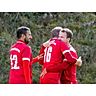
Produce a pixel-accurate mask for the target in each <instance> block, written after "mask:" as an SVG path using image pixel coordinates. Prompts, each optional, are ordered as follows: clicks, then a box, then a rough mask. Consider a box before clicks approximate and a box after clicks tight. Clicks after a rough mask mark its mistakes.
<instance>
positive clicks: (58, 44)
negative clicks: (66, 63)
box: [40, 38, 69, 84]
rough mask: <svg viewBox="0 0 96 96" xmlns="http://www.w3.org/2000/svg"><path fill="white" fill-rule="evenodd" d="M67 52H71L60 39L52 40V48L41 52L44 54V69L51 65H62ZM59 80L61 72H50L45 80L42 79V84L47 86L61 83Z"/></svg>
mask: <svg viewBox="0 0 96 96" xmlns="http://www.w3.org/2000/svg"><path fill="white" fill-rule="evenodd" d="M66 50H69V47H68V46H67V44H65V43H64V42H62V41H61V40H59V39H54V38H53V39H51V40H50V46H49V47H46V48H45V49H44V48H43V51H42V50H40V51H41V52H44V61H43V62H44V64H43V69H44V68H46V67H48V66H50V65H56V64H61V63H62V62H63V58H64V55H63V53H64V52H65V51H66ZM43 62H42V63H43ZM59 80H60V72H56V73H53V72H49V73H47V74H46V75H45V76H44V77H43V78H42V77H41V83H42V82H43V83H45V84H46V83H50V84H54V83H55V84H57V83H60V81H59Z"/></svg>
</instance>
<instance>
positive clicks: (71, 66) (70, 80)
mask: <svg viewBox="0 0 96 96" xmlns="http://www.w3.org/2000/svg"><path fill="white" fill-rule="evenodd" d="M62 32H63V33H62ZM62 32H61V33H60V35H59V37H60V39H61V40H62V41H64V42H65V43H67V45H68V46H69V50H66V51H65V54H66V53H71V55H72V56H73V57H75V58H78V56H77V52H76V51H75V49H74V48H73V47H72V45H70V41H71V38H72V36H73V33H72V31H71V30H69V29H68V28H64V29H63V30H62ZM47 45H48V44H47ZM70 60H71V59H70ZM77 60H78V62H76V63H74V62H69V61H68V60H67V59H64V61H63V63H62V64H58V65H55V66H53V65H50V66H48V67H46V69H45V70H44V72H43V75H45V74H46V73H47V72H61V71H62V73H61V84H77V79H76V66H81V64H82V60H81V59H80V58H79V59H77Z"/></svg>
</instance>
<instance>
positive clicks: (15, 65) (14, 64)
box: [10, 55, 20, 69]
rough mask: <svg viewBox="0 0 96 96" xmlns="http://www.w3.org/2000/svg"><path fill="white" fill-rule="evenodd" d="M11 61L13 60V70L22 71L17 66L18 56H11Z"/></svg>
mask: <svg viewBox="0 0 96 96" xmlns="http://www.w3.org/2000/svg"><path fill="white" fill-rule="evenodd" d="M10 60H11V69H20V67H19V66H17V63H18V62H17V60H18V59H17V55H11V56H10Z"/></svg>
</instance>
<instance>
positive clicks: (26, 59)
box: [22, 58, 30, 62]
mask: <svg viewBox="0 0 96 96" xmlns="http://www.w3.org/2000/svg"><path fill="white" fill-rule="evenodd" d="M22 60H23V61H24V60H28V61H29V62H30V59H29V58H22Z"/></svg>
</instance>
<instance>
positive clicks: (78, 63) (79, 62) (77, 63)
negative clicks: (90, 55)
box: [75, 56, 82, 66]
mask: <svg viewBox="0 0 96 96" xmlns="http://www.w3.org/2000/svg"><path fill="white" fill-rule="evenodd" d="M75 64H76V65H77V66H81V65H82V60H81V56H80V57H79V58H78V59H77V62H76V63H75Z"/></svg>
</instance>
